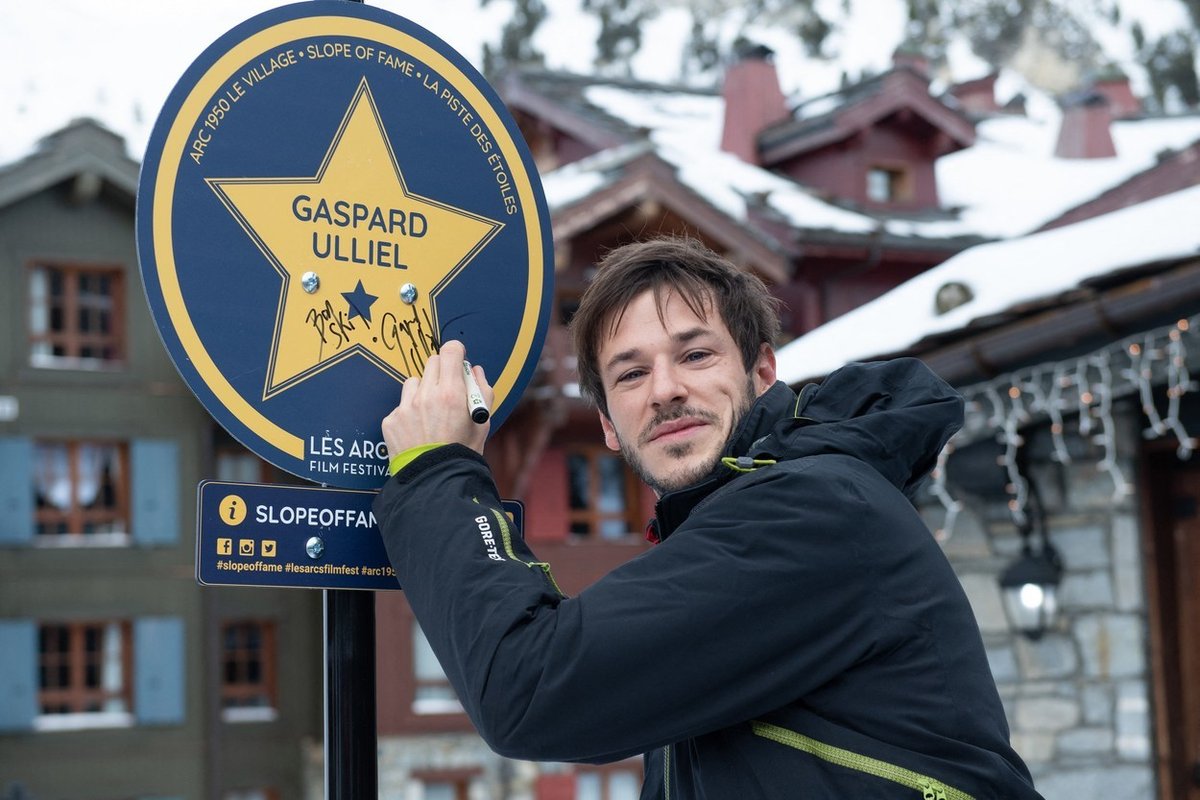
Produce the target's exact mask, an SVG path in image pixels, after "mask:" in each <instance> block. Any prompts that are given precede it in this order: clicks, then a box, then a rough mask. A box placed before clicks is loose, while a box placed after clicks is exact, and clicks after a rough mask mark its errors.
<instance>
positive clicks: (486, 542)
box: [475, 515, 504, 561]
mask: <svg viewBox="0 0 1200 800" xmlns="http://www.w3.org/2000/svg"><path fill="white" fill-rule="evenodd" d="M475 524H476V525H478V526H479V536H480V538H482V539H483V546H484V547H485V548H487V555H488V558H490V559H492V560H493V561H503V560H504V557H503V556H501V555H500V551H499V549H497V548H496V537H495V536H494V535H493V534H492V523H491V522H490V521H489V520H488V518H487V516H486V515H480V516H478V517H476V518H475Z"/></svg>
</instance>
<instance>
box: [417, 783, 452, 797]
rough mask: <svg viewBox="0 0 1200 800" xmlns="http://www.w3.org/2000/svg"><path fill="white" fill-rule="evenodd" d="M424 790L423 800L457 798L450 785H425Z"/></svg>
mask: <svg viewBox="0 0 1200 800" xmlns="http://www.w3.org/2000/svg"><path fill="white" fill-rule="evenodd" d="M424 788H425V791H424V797H425V800H455V798H456V797H457V796H458V795H457V793H456V792H455V791H454V784H452V783H427V784H425V787H424Z"/></svg>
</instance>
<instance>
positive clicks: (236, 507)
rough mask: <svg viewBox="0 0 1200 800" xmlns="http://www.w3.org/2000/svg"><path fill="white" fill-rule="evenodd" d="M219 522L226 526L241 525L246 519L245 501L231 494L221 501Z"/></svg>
mask: <svg viewBox="0 0 1200 800" xmlns="http://www.w3.org/2000/svg"><path fill="white" fill-rule="evenodd" d="M220 509H221V521H222V522H224V523H225V524H226V525H241V524H242V521H243V520H245V519H246V501H245V500H243V499H242V498H240V497H238V496H237V495H236V494H231V495H229V496H228V497H226V498H225V499H224V500H222V501H221V505H220Z"/></svg>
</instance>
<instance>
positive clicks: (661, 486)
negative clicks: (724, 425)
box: [617, 376, 755, 497]
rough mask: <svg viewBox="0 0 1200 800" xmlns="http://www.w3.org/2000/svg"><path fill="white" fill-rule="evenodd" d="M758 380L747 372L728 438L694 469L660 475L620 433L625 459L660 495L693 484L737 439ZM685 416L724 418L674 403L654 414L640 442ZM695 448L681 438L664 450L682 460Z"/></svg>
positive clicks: (717, 420)
mask: <svg viewBox="0 0 1200 800" xmlns="http://www.w3.org/2000/svg"><path fill="white" fill-rule="evenodd" d="M754 400H755V394H754V381H753V380H752V379H751V378H750V377H749V376H747V379H746V387H745V392H744V393H743V395H742V402H741V403H740V404H739V405H738V407H737V408H735V409H734V410H733V419H732V420H731V422H730V425H729V430H728V432H727V433H726V434H725V441H724V442H722V443H721V446H720V447H718V448H717V449H716V450H715V451H714V452H713V453H712V455H711V456H710V457H709V458H706V459H704V460H703V461H702V462H700V463H699V464H696V465H695V466H693V467H691V468H690V469H680V470H677V471H673V472H671V473H670V474H659V475H656V474H654V473H652V472H650V469H649V468H648V467H647V466H646V464H645V462H644V461H643V460H642V458H641V456H640V455H639V454H638V452H637V449H636V448H634V447H633V446H631V445H630V443H629V442H627V441H625V439H624V438H622V437H620V436H618V437H617V442H618V443H619V444H620V445H621V455H622V457H624V459H625V463H626V464H628V465H629V468H630V469H631V470H633V472H634V474H635V475H637V476H638V478H640V479H641V481H642V482H643V483H645V484H646V485H647V486H649V487H650V488H651V489H653V490H654V493H655V494H656V495H658V496H659V497H661V496H663V495H664V494H666V493H667V492H674V491H677V490H679V489H683V488H686V487H688V486H691V485H692V484H694V483H697V482H698V481H700V480H701V479H703V478H704V477H705V476H707V475H708V474H709V473H710V472H712V471H713V469H714V468H715V467H716V466H717V464H718V463H719V462H720V460H721V456H722V454H723V453H724V452H725V451H726V450H727V449H729V445H730V443H731V442H732V441H733V436H734V433H735V432H736V431H737V429H738V426H739V424H740V423H741V421H742V418H743V417H745V416H746V412H747V411H749V410H750V406H751V405H753V404H754ZM681 417H696V418H697V419H702V420H704V421H705V422H708V423H709V424H712V425H719V424H721V419H720V417H718V416H717V415H716V414H714V413H712V412H711V411H705V410H703V409H699V408H694V407H692V406H686V405H679V406H670V407H668V408H665V409H663V410H661V411H659V412H658V413H657V414H655V415H654V419H652V420H651V421H650V423H649V424H648V425H647V426H646V428H645V430H643V431H642V433H641V435H640V436H638V444H646V443H647V440H648V439H649V437H650V435H651V434H652V431H653V430H654V428H656V427H658V426H659V425H660V424H662V423H663V422H670V421H671V420H674V419H679V418H681ZM694 450H695V445H694V444H693V443H692V442H681V443H679V444H672V445H668V446H667V447H666V448H664V451H663V452H664V453H665V454H666V455H667V456H668V457H669V458H671V459H672V460H676V461H677V460H681V459H684V458H686V457H688V456H689V455H691V454H692V452H693V451H694Z"/></svg>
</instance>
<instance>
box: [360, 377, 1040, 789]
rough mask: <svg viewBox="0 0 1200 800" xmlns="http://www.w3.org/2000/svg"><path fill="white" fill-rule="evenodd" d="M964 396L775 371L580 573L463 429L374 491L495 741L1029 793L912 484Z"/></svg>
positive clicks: (708, 774)
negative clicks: (537, 542) (615, 557)
mask: <svg viewBox="0 0 1200 800" xmlns="http://www.w3.org/2000/svg"><path fill="white" fill-rule="evenodd" d="M961 418H962V401H961V399H960V398H959V397H958V395H957V394H955V393H954V392H953V390H951V389H950V387H948V386H947V385H945V384H944V383H943V382H942V381H940V380H939V379H938V378H936V377H935V376H934V375H933V374H932V373H931V372H929V371H928V369H926V368H925V367H924V366H923V365H922V364H921V363H920V362H918V361H914V360H910V359H901V360H896V361H892V362H886V363H881V364H871V365H853V366H850V367H847V368H844V369H842V370H839V371H838V372H835V373H834V374H832V375H830V376H829V378H828V379H827V380H826V381H825V383H824V384H822V385H821V386H820V387H819V388H818V387H807V388H806V390H805V391H803V392H801V395H800V397H797V396H796V394H795V393H793V392H792V391H791V390H790V389H788V388H787V386H785V385H784V384H782V383H780V384H776V385H775V386H774V387H772V388H771V389H769V390H768V391H767V392H766V393H765V394H764V395H763V396H762V397H760V398H759V399H758V401H757V402H756V403H755V404H754V406H753V407H752V408H751V410H750V412H749V413H748V414H747V416H746V417H745V418H744V419H743V420H742V422H741V423H740V425H739V427H738V430H737V431H736V432H735V435H734V438H733V442H732V444H731V446H730V450H729V456H730V458H729V459H726V461H725V463H723V464H721V465H719V466H718V467H717V469H716V470H715V471H714V472H713V473H712V475H710V477H709V478H708V479H707V480H705V481H703V482H702V483H701V484H699V485H697V486H695V487H692V488H690V489H685V490H681V491H678V492H672V493H670V494H667V495H665V496H663V497H662V498H661V499H660V502H659V504H658V508H657V518H656V525H657V528H658V534H659V536H660V538H661V540H662V541H661V544H659V545H658V546H656V547H654V548H652V549H651V550H650V551H648V552H646V553H644V554H642V555H641V556H639V557H637V558H635V559H633V560H631V561H630V562H628V563H626V564H623V565H622V566H620V567H618V568H617V569H615V570H614V571H613V572H611V573H610V574H609V575H607V576H606V577H604V578H603V579H601V580H600V581H598V582H597V583H595V584H594V585H592V586H591V587H589V588H588V589H586V590H585V591H583V592H582V593H581V594H580V595H579V596H578V597H574V598H566V597H563V596H562V595H561V594H560V593H559V592H558V590H557V588H556V586H555V585H554V583H553V580H552V578H551V576H550V571H549V567H548V566H547V565H544V564H541V563H539V562H537V560H536V559H535V558H534V557H533V555H532V554H531V553H530V551H529V550H528V549H527V548H526V547H525V546H524V544H523V542H522V541H521V538H520V536H519V535H518V533H517V532H515V531H513V530H511V527H510V526H509V525H508V524H507V520H506V518H505V516H504V515H503V513H501V512H500V511H499V508H500V503H499V499H498V498H497V495H496V489H495V487H494V485H493V483H492V481H491V477H490V474H489V472H488V469H487V467H486V465H485V463H484V462H483V460H482V459H481V458H479V457H478V456H477V455H476V454H474V453H473V452H471V451H470V450H468V449H467V448H464V447H461V446H456V445H455V446H447V447H442V448H439V449H437V450H434V451H431V452H429V453H426V454H424V455H422V456H420V457H419V458H418V459H416V460H415V461H413V462H412V463H411V464H410V465H409V466H408V467H406V468H405V469H404V470H402V471H401V472H400V473H399V475H397V476H396V477H395V478H393V479H392V480H391V481H389V482H388V484H387V485H386V486H385V487H384V489H383V491H382V493H381V494H380V496H379V498H378V499H377V500H376V504H375V511H376V516H377V518H378V520H379V525H380V528H381V529H382V531H383V535H384V541H385V543H386V545H387V549H388V553H389V556H390V558H391V561H392V563H393V565H394V566H395V569H396V572H397V575H398V577H399V580H400V583H401V585H402V586H403V587H404V589H405V591H406V593H407V596H408V600H409V602H410V604H411V605H412V608H413V610H414V612H415V614H416V616H417V619H418V620H419V621H420V623H421V626H422V628H423V629H424V631H425V633H426V635H427V636H428V638H429V640H430V643H431V645H432V646H433V650H434V652H435V653H436V654H437V656H438V658H439V660H440V661H441V663H442V665H443V667H444V668H445V670H446V674H447V675H448V677H449V679H450V681H451V683H452V684H453V686H454V687H455V690H456V691H457V692H458V695H459V698H460V699H461V701H462V703H463V706H464V708H465V709H466V711H467V713H468V714H469V715H470V717H471V719H472V721H473V722H474V723H475V725H476V727H477V728H478V729H479V732H480V734H481V735H482V736H483V737H484V739H485V740H486V741H487V742H488V744H489V745H490V746H491V747H492V748H493V749H494V750H496V751H497V752H498V753H501V754H502V755H507V756H510V757H515V758H525V759H535V760H542V761H596V762H601V761H610V760H616V759H619V758H624V757H628V756H630V755H634V754H638V753H644V754H646V767H647V779H646V784H645V787H644V788H643V791H642V798H643V800H646V799H647V798H664V800H666V799H667V798H672V799H674V798H678V799H680V800H683V799H686V798H707V799H708V800H733V799H734V798H736V799H737V800H750V798H838V800H847V799H848V798H854V799H855V800H866V799H868V798H912V800H919V799H920V798H942V797H945V798H948V800H955V799H956V798H957V799H958V800H962V799H963V798H1037V797H1038V795H1037V793H1036V792H1035V791H1034V790H1033V787H1032V784H1031V782H1030V778H1029V773H1028V771H1027V770H1026V768H1025V765H1024V764H1023V763H1022V762H1021V760H1020V758H1019V757H1018V756H1017V755H1016V753H1014V752H1013V750H1012V749H1011V748H1010V747H1009V744H1008V727H1007V724H1006V722H1005V719H1004V712H1003V709H1002V708H1001V704H1000V700H999V697H998V696H997V693H996V688H995V683H994V681H993V679H992V676H991V673H990V671H989V668H988V663H987V660H986V657H985V655H984V649H983V645H982V642H981V641H980V637H979V631H978V628H977V626H976V623H975V618H974V616H973V614H972V612H971V608H970V606H969V605H968V602H967V599H966V597H965V595H964V593H963V591H962V588H961V586H960V584H959V582H958V579H957V578H956V576H955V574H954V572H953V571H952V570H951V568H950V565H949V563H948V562H947V560H946V558H945V556H944V555H943V553H942V552H941V549H940V548H939V546H938V545H937V543H936V542H935V541H934V539H933V537H932V536H931V535H930V533H929V531H928V529H927V528H926V526H925V525H924V523H923V522H922V521H921V519H920V517H919V516H918V515H917V514H916V512H915V511H914V509H913V506H912V505H911V503H910V502H909V501H908V499H906V497H905V493H906V492H910V491H911V490H912V489H913V488H914V487H915V484H916V483H917V481H919V480H920V479H921V478H923V476H924V475H925V474H926V472H927V471H928V470H929V469H930V468H931V467H932V465H933V463H934V460H935V458H936V456H937V453H938V452H939V450H940V449H941V447H942V445H943V444H944V443H945V441H946V439H947V438H948V437H949V436H950V435H951V434H952V433H953V432H954V430H955V429H956V428H957V427H958V425H959V424H960V422H961ZM738 456H741V457H742V459H741V460H740V461H739V460H737V457H738ZM752 461H753V462H757V463H752ZM769 462H774V463H769ZM384 679H385V680H386V676H384Z"/></svg>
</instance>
